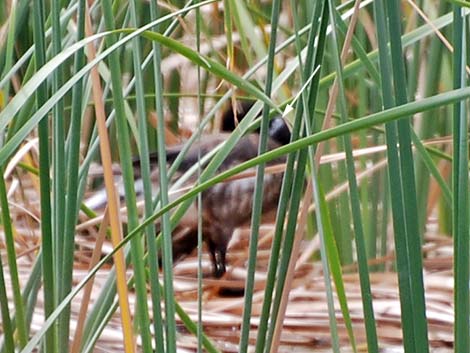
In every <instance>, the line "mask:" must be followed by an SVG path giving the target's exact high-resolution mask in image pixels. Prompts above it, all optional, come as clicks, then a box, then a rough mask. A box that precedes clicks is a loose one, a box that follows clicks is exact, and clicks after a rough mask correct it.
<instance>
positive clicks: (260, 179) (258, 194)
mask: <svg viewBox="0 0 470 353" xmlns="http://www.w3.org/2000/svg"><path fill="white" fill-rule="evenodd" d="M280 6H281V1H280V0H274V1H273V5H272V10H271V36H270V41H269V48H268V63H267V68H266V84H265V90H264V93H265V94H266V96H267V97H270V96H271V92H272V83H273V75H274V55H275V49H276V39H277V26H278V21H279V12H280ZM268 125H269V106H268V104H266V103H265V104H264V107H263V117H262V119H261V127H260V142H259V146H258V154H263V153H264V152H265V151H266V149H267V143H268ZM264 168H265V165H264V164H259V165H258V167H257V169H256V181H255V189H254V198H253V205H252V215H251V227H250V234H251V235H250V244H249V255H248V273H247V278H246V281H245V301H244V306H243V316H242V327H241V333H240V344H239V351H240V352H247V351H248V338H249V333H250V327H251V323H250V321H251V320H250V319H251V309H252V305H253V291H254V282H255V267H256V253H257V250H258V237H259V226H260V222H261V215H262V208H263V191H264V186H263V185H264Z"/></svg>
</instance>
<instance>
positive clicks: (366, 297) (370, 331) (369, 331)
mask: <svg viewBox="0 0 470 353" xmlns="http://www.w3.org/2000/svg"><path fill="white" fill-rule="evenodd" d="M329 7H330V21H331V25H332V27H333V28H336V27H337V24H336V18H335V16H334V13H335V11H336V9H335V7H334V5H333V3H332V1H331V0H330V1H329ZM331 34H332V40H333V45H332V47H333V57H334V58H333V59H334V62H335V66H336V74H337V82H338V85H339V109H340V113H341V122H342V123H346V122H347V121H348V118H347V116H348V112H347V106H346V95H345V88H344V77H343V69H342V66H341V58H340V50H339V42H338V39H337V35H336V31H335V30H334V29H333V30H332V32H331ZM343 144H344V147H345V153H346V168H347V176H348V183H349V197H350V202H351V211H352V216H353V217H352V218H353V226H354V239H355V244H356V253H357V261H358V265H359V279H360V283H361V294H362V306H363V310H364V318H365V319H364V321H365V325H366V335H367V346H368V351H369V352H378V351H379V346H378V342H377V330H376V322H375V317H374V308H373V306H372V294H371V289H370V279H369V269H368V264H367V253H366V244H365V239H364V230H363V224H362V219H361V206H360V201H359V191H358V187H357V180H356V170H355V161H354V158H353V154H352V142H351V136H350V135H346V134H345V135H343ZM345 319H346V318H345ZM346 323H347V324H348V321H346ZM349 325H351V324H350V321H349ZM348 329H349V330H350V331H352V327H348ZM350 336H351V345H352V348H353V350H354V351H356V343H355V340H354V336H352V335H351V334H350Z"/></svg>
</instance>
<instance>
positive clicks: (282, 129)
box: [134, 103, 290, 278]
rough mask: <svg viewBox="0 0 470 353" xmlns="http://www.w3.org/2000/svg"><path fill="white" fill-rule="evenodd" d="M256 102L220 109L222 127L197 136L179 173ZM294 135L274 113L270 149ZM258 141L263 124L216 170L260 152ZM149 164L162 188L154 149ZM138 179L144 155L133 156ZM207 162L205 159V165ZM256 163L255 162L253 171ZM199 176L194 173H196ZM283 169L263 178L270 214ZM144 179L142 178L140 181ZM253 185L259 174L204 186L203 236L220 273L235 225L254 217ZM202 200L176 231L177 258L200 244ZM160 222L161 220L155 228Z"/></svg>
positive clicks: (173, 149) (170, 153)
mask: <svg viewBox="0 0 470 353" xmlns="http://www.w3.org/2000/svg"><path fill="white" fill-rule="evenodd" d="M251 105H252V103H245V104H241V105H238V106H237V108H236V109H237V113H236V114H234V112H233V110H232V109H231V108H229V109H227V110H226V111H225V112H224V113H223V114H222V123H221V130H222V131H221V132H218V133H209V134H204V135H203V136H202V137H201V138H200V139H199V141H198V142H195V143H193V145H192V146H191V147H190V148H189V149H188V151H187V153H186V154H185V156H184V158H183V159H182V161H181V163H180V164H179V165H178V167H177V170H176V176H175V177H174V178H175V179H177V178H179V176H181V175H182V174H184V173H185V172H186V171H187V170H188V169H189V168H190V167H192V166H193V165H194V164H196V163H198V161H199V159H200V157H201V156H204V155H206V154H207V153H209V152H211V151H212V150H213V149H214V148H216V147H217V146H218V145H220V144H221V143H223V142H224V141H226V140H227V138H228V136H229V135H230V132H231V131H232V130H233V129H234V128H235V126H236V124H237V122H236V120H235V115H236V118H237V119H238V120H241V119H243V118H244V116H245V114H246V113H247V112H248V110H249V109H250V108H251ZM289 140H290V130H289V128H288V126H287V124H286V123H285V121H284V119H283V118H282V117H281V116H275V117H273V118H272V119H271V120H270V123H269V129H268V141H267V149H268V150H272V149H275V148H277V147H280V146H282V145H284V144H286V143H288V142H289ZM259 142H260V134H259V130H256V131H254V132H251V133H248V134H246V135H245V136H243V137H241V138H240V140H239V141H238V142H237V144H236V145H235V146H234V148H233V149H232V150H231V151H230V153H229V154H228V155H227V157H226V158H225V160H224V161H223V162H222V163H221V165H220V166H219V168H218V169H217V173H221V172H224V171H226V170H228V169H231V168H233V167H235V166H237V165H239V164H241V163H243V162H245V161H248V160H249V159H252V158H254V157H256V156H257V155H258V146H259ZM183 147H184V144H178V145H173V146H170V147H167V148H166V159H167V163H168V165H171V164H172V163H173V162H174V161H175V159H176V158H177V156H178V155H179V154H180V152H181V151H182V150H183ZM149 158H150V166H151V170H152V181H153V182H154V184H155V188H158V184H159V183H158V177H157V175H158V158H157V154H156V153H151V154H150V156H149ZM282 163H285V157H279V158H276V159H274V160H272V161H269V162H268V163H267V166H272V165H276V164H282ZM134 166H135V175H136V183H139V181H138V178H139V176H140V171H139V167H140V161H139V160H138V159H136V160H135V161H134ZM202 167H204V164H203V165H202ZM254 170H255V169H254V168H252V171H254ZM194 178H195V177H194ZM194 178H193V179H190V180H188V184H191V183H194V182H195V181H196V180H195V179H194ZM282 178H283V173H282V172H280V173H265V176H264V182H263V202H262V204H263V208H262V211H263V215H269V214H271V215H272V213H273V212H275V210H277V205H278V201H279V196H280V190H281V185H282ZM140 185H141V181H140ZM254 190H255V176H254V173H253V175H251V176H248V177H244V178H238V179H230V180H228V181H224V182H221V183H218V184H215V185H213V186H211V187H210V188H208V189H207V190H205V191H203V192H202V195H201V199H202V202H201V210H200V211H201V212H200V214H201V215H202V238H203V241H204V242H205V244H206V245H207V249H208V252H209V255H210V260H211V263H212V267H213V271H212V275H213V276H214V277H215V278H220V277H222V276H223V275H224V274H225V273H226V267H227V262H226V254H227V247H228V244H229V242H230V240H231V238H232V235H233V233H234V231H235V229H236V228H239V227H241V226H244V225H246V224H247V223H248V222H249V221H250V220H251V215H252V203H253V196H254ZM198 214H199V212H198V206H197V203H196V202H193V203H192V204H191V206H190V208H189V209H188V211H187V212H186V214H185V215H184V216H183V217H182V219H181V220H180V221H179V223H178V225H177V226H176V228H175V229H174V230H173V231H172V245H173V246H172V255H173V261H174V263H176V262H178V261H181V260H182V259H184V257H186V256H187V255H189V254H191V253H192V252H193V251H194V250H195V249H196V248H197V246H198V226H199V220H198ZM159 231H160V227H159V226H157V233H159Z"/></svg>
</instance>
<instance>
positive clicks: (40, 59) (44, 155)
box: [0, 0, 58, 353]
mask: <svg viewBox="0 0 470 353" xmlns="http://www.w3.org/2000/svg"><path fill="white" fill-rule="evenodd" d="M33 13H34V41H35V44H36V50H35V60H36V67H37V68H41V67H42V66H43V65H44V64H45V62H46V48H45V43H44V3H43V1H42V0H35V1H34V3H33ZM46 85H47V83H46V82H43V83H41V84H40V85H39V86H38V89H37V91H36V107H38V108H39V107H41V106H42V105H43V104H44V103H45V102H46V100H47V86H46ZM38 135H39V182H40V195H41V202H40V203H41V237H42V250H43V256H42V260H43V262H42V275H43V287H44V313H45V317H46V318H47V317H49V316H50V315H51V314H52V312H53V311H54V307H55V303H56V301H55V293H56V291H55V283H54V282H55V281H54V260H53V254H54V250H53V240H52V212H51V195H50V179H49V127H48V120H47V119H43V120H41V122H40V123H39V124H38ZM0 164H1V163H0ZM45 350H46V351H47V352H48V353H49V352H51V353H54V352H58V347H57V333H56V329H55V328H52V329H51V330H49V331H48V332H47V334H46V340H45Z"/></svg>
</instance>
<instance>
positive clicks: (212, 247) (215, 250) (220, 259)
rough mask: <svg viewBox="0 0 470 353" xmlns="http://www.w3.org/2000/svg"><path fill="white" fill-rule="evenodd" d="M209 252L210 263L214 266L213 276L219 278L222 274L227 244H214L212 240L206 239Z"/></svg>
mask: <svg viewBox="0 0 470 353" xmlns="http://www.w3.org/2000/svg"><path fill="white" fill-rule="evenodd" d="M208 246H209V252H210V255H211V260H212V265H213V266H214V277H215V278H220V277H222V276H223V275H224V273H225V271H226V269H225V254H226V252H227V246H226V245H225V244H215V243H214V242H213V241H211V240H209V241H208Z"/></svg>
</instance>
